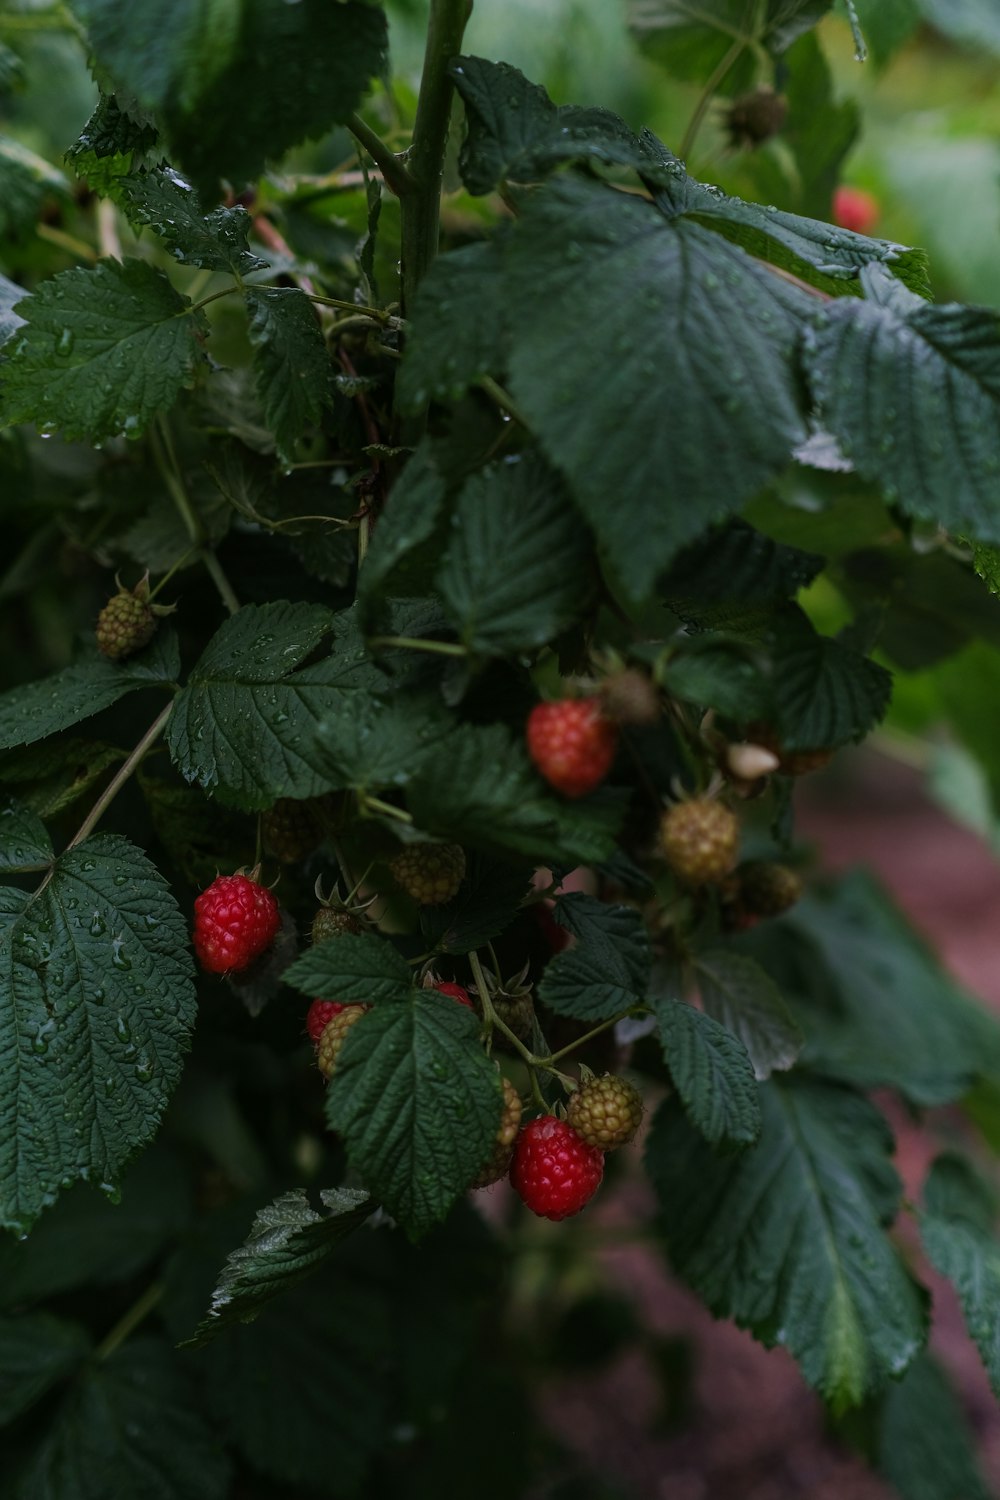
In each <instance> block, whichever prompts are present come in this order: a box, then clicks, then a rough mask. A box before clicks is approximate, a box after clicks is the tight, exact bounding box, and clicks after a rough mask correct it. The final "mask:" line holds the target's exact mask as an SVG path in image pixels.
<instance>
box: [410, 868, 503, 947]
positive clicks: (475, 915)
mask: <svg viewBox="0 0 1000 1500" xmlns="http://www.w3.org/2000/svg"><path fill="white" fill-rule="evenodd" d="M530 883H531V871H530V869H529V868H528V866H526V865H524V864H511V863H510V862H509V861H507V860H496V859H490V858H489V857H488V856H487V855H485V854H479V853H476V852H472V853H471V854H469V855H468V856H467V858H466V866H465V878H464V879H463V881H462V884H461V886H460V887H459V892H458V895H457V896H456V897H455V899H454V900H453V901H449V902H448V903H447V904H446V905H444V906H422V907H421V908H420V930H421V932H422V933H423V935H424V938H425V939H426V941H427V945H428V946H429V947H431V948H433V949H434V951H435V952H436V953H469V952H471V950H472V949H473V948H481V947H483V946H484V944H486V943H488V942H491V941H492V940H493V938H495V937H499V936H500V933H501V932H504V931H505V930H506V929H507V928H508V927H509V926H510V924H511V923H512V922H513V921H514V919H515V917H516V916H517V914H518V912H519V911H520V909H521V902H522V900H523V899H524V897H525V895H526V894H527V892H528V888H529V886H530Z"/></svg>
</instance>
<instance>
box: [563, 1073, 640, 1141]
mask: <svg viewBox="0 0 1000 1500" xmlns="http://www.w3.org/2000/svg"><path fill="white" fill-rule="evenodd" d="M642 1116H643V1103H642V1095H641V1094H640V1093H639V1090H638V1089H636V1088H633V1087H632V1085H631V1084H630V1083H629V1081H628V1079H626V1078H615V1077H613V1076H612V1075H611V1074H610V1073H606V1074H605V1075H604V1077H603V1078H591V1079H589V1081H588V1082H587V1083H583V1084H581V1085H580V1087H579V1088H578V1089H576V1090H574V1092H573V1093H572V1094H571V1095H570V1099H569V1103H568V1104H567V1106H566V1118H567V1119H568V1121H569V1123H570V1124H571V1125H572V1127H573V1129H574V1130H575V1131H576V1133H577V1135H578V1136H579V1137H580V1139H581V1140H582V1141H586V1143H587V1145H588V1146H596V1147H597V1148H598V1150H599V1151H613V1150H614V1149H615V1147H616V1146H627V1145H628V1143H629V1141H631V1140H633V1139H634V1138H635V1133H636V1131H637V1130H638V1129H639V1126H640V1125H641V1124H642Z"/></svg>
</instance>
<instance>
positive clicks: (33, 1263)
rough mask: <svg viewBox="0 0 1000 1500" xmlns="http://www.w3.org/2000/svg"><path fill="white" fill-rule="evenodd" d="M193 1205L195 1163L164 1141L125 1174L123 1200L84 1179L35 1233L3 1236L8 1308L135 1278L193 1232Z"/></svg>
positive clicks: (1, 1295)
mask: <svg viewBox="0 0 1000 1500" xmlns="http://www.w3.org/2000/svg"><path fill="white" fill-rule="evenodd" d="M191 1206H192V1205H191V1180H190V1177H189V1174H188V1169H187V1165H186V1164H185V1163H183V1162H182V1161H181V1159H180V1158H179V1157H177V1156H175V1155H173V1154H172V1153H171V1152H169V1151H168V1150H167V1149H165V1148H164V1147H163V1146H161V1145H160V1143H159V1142H157V1143H156V1144H155V1145H154V1146H153V1147H152V1148H151V1150H149V1151H145V1152H144V1153H143V1155H142V1156H141V1157H140V1158H139V1160H138V1161H137V1162H136V1163H135V1165H133V1166H131V1167H130V1168H129V1170H128V1171H127V1172H126V1173H125V1176H124V1177H123V1179H122V1185H121V1199H120V1201H116V1202H111V1200H110V1199H109V1198H107V1197H106V1196H105V1195H104V1194H103V1193H95V1192H94V1190H93V1188H92V1187H90V1186H89V1185H85V1184H83V1183H81V1184H79V1185H78V1186H77V1187H74V1188H72V1189H71V1190H70V1191H69V1192H68V1193H64V1194H63V1196H62V1197H61V1198H60V1199H59V1201H58V1202H57V1203H56V1204H55V1205H54V1207H53V1208H51V1209H50V1210H49V1211H48V1213H46V1214H45V1215H44V1217H43V1218H42V1220H41V1221H40V1223H38V1224H36V1225H35V1228H34V1229H33V1230H32V1232H31V1234H30V1235H29V1236H28V1238H27V1240H20V1239H14V1238H13V1237H11V1236H10V1235H5V1236H4V1237H3V1239H0V1307H3V1308H14V1307H24V1306H32V1305H33V1304H35V1303H37V1302H42V1301H45V1300H46V1299H47V1298H49V1297H57V1296H60V1295H61V1294H62V1293H64V1292H67V1291H73V1290H74V1289H75V1288H77V1287H86V1286H93V1287H107V1286H110V1285H112V1284H114V1283H122V1282H128V1281H130V1280H131V1279H132V1278H133V1277H134V1276H136V1275H137V1274H138V1273H139V1272H140V1271H142V1270H143V1269H144V1267H146V1266H147V1265H149V1263H150V1262H151V1261H152V1260H153V1259H154V1257H156V1256H158V1255H160V1254H161V1253H162V1251H163V1249H164V1247H165V1246H166V1245H167V1244H169V1242H170V1241H171V1240H173V1239H176V1238H177V1237H179V1236H181V1235H183V1234H184V1233H185V1231H186V1230H187V1227H188V1224H189V1222H190V1219H191Z"/></svg>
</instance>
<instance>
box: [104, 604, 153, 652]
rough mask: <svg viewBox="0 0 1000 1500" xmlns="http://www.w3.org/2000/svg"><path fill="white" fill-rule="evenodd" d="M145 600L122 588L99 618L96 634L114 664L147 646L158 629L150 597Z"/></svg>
mask: <svg viewBox="0 0 1000 1500" xmlns="http://www.w3.org/2000/svg"><path fill="white" fill-rule="evenodd" d="M146 594H147V597H146V598H145V599H143V598H141V597H138V596H137V595H136V594H134V593H131V592H130V591H129V590H128V589H119V591H118V593H117V594H115V595H114V597H113V598H112V599H109V600H108V602H107V604H106V605H105V606H104V608H103V609H102V610H101V612H100V614H99V615H98V616H97V625H96V627H95V631H94V633H95V635H96V636H97V644H98V647H99V649H100V650H101V652H102V653H103V654H104V655H105V656H107V657H109V658H110V660H111V661H122V660H123V659H124V658H125V657H126V656H132V655H133V654H134V653H135V652H136V651H141V650H142V648H143V646H148V644H149V642H150V641H151V640H152V639H153V632H154V631H155V629H156V619H155V617H154V615H153V610H152V606H151V605H150V603H149V599H148V594H149V590H148V588H147V590H146Z"/></svg>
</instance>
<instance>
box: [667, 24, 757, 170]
mask: <svg viewBox="0 0 1000 1500" xmlns="http://www.w3.org/2000/svg"><path fill="white" fill-rule="evenodd" d="M746 45H747V43H746V41H745V40H744V38H743V37H740V38H738V39H737V40H736V41H735V42H734V43H733V45H732V46H731V47H730V49H729V51H728V52H727V53H726V55H725V57H723V58H722V59H721V61H720V62H719V64H718V66H717V67H716V69H715V71H714V73H713V74H712V75H711V77H710V78H709V80H708V82H707V83H706V85H705V87H704V88H703V89H702V91H701V93H700V95H699V96H698V103H697V104H696V105H695V107H694V112H693V114H692V115H691V118H690V120H689V121H688V126H687V129H686V130H685V132H684V139H683V140H682V141H681V147H680V150H679V151H678V153H677V154H678V156H679V157H680V159H681V161H683V162H686V161H687V159H688V157H689V156H690V154H691V151H692V149H693V147H694V143H695V141H696V140H697V138H698V132H699V130H700V129H701V125H702V121H703V120H704V118H705V115H706V113H707V111H708V106H709V105H710V104H711V102H712V100H713V98H714V97H715V94H716V92H717V90H718V88H719V86H720V85H721V83H722V81H723V79H724V78H725V77H726V75H727V73H728V72H729V71H730V69H731V68H733V67H734V66H735V64H736V63H737V61H738V60H739V59H740V57H742V55H743V51H744V49H745V47H746Z"/></svg>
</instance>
